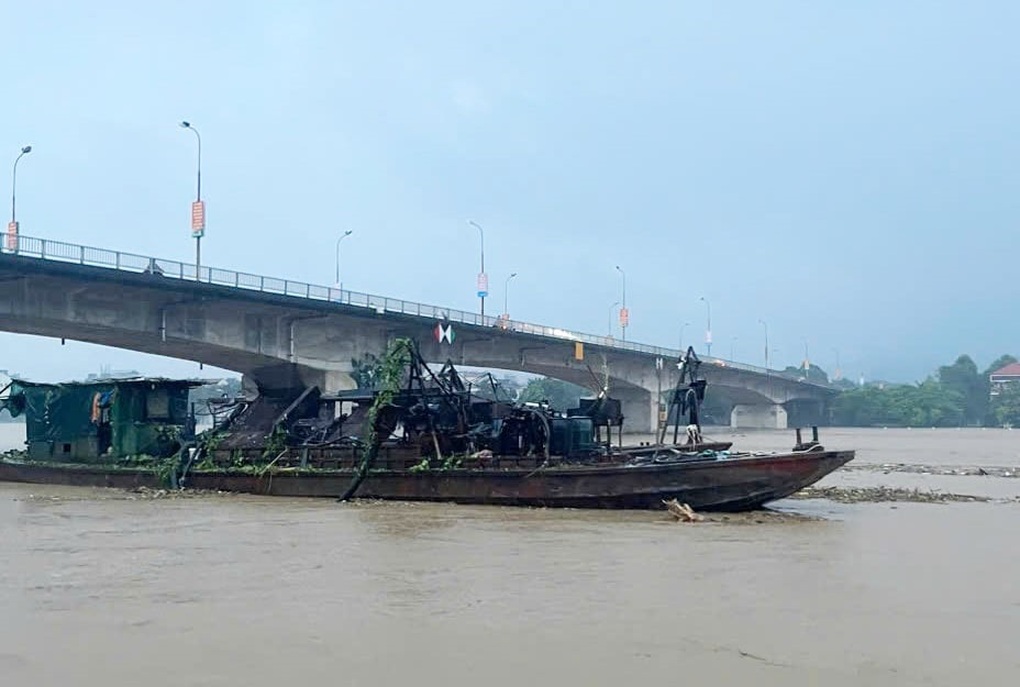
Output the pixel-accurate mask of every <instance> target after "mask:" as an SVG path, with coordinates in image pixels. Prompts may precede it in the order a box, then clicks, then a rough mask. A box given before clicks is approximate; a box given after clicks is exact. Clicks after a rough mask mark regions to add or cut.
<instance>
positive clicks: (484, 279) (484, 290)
mask: <svg viewBox="0 0 1020 687" xmlns="http://www.w3.org/2000/svg"><path fill="white" fill-rule="evenodd" d="M468 224H470V225H471V226H473V227H474V228H475V229H477V230H478V238H479V239H480V240H481V270H480V271H479V272H478V298H480V299H481V301H482V324H485V297H486V296H488V295H489V277H488V275H486V274H485V231H484V230H483V229H482V225H480V224H478V223H477V222H475V221H474V220H468Z"/></svg>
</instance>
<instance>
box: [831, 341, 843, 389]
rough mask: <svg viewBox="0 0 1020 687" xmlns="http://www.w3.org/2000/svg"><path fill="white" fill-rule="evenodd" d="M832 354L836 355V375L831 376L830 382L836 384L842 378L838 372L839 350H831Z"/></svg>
mask: <svg viewBox="0 0 1020 687" xmlns="http://www.w3.org/2000/svg"><path fill="white" fill-rule="evenodd" d="M832 352H833V353H835V354H836V373H835V374H834V375H832V380H833V381H835V382H838V381H839V380H840V379H842V378H843V375H842V373H841V372H840V371H839V349H838V348H833V349H832Z"/></svg>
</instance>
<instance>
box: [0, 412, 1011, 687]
mask: <svg viewBox="0 0 1020 687" xmlns="http://www.w3.org/2000/svg"><path fill="white" fill-rule="evenodd" d="M9 427H10V426H6V427H5V426H4V425H0V433H2V432H7V434H0V436H5V437H7V439H8V441H9V440H10V438H11V436H12V435H11V434H10V432H9ZM709 434H710V435H712V436H717V437H721V436H727V435H729V432H728V431H726V430H719V431H712V432H709ZM822 438H823V440H824V443H826V445H828V446H831V447H833V448H857V449H859V453H858V459H857V460H856V461H855V462H854V463H852V464H851V465H850V466H848V468H847V469H845V470H842V471H840V472H839V473H837V474H835V475H832V476H830V477H829V478H827V479H826V480H824V481H823V483H822V484H820V485H819V486H820V487H822V489H820V490H819V491H818V492H816V493H809V494H808V496H815V498H796V499H788V500H785V501H783V502H780V503H778V504H776V506H775V508H774V509H773V510H772V511H769V512H760V513H755V514H751V515H743V516H726V517H723V516H713V517H710V518H709V519H708V520H706V521H704V522H700V523H696V524H678V523H675V522H673V521H672V519H670V518H668V517H667V516H666V515H665V514H664V513H660V512H599V511H592V512H586V511H576V510H541V509H513V508H495V507H489V508H487V507H465V506H451V505H444V504H424V505H411V504H402V503H355V504H344V505H340V504H337V503H335V502H332V501H330V500H297V499H279V498H276V499H268V498H256V497H247V496H236V495H199V496H187V495H185V496H173V495H159V494H155V495H154V494H151V493H129V492H120V491H113V490H100V489H80V488H58V487H40V486H34V485H15V484H0V541H2V542H3V549H2V553H0V685H3V686H4V687H8V686H9V687H20V686H22V685H24V686H26V687H27V686H41V685H47V686H48V685H61V686H62V687H68V686H79V685H80V686H92V685H95V686H97V687H100V686H101V687H109V686H115V685H131V686H134V685H146V686H148V687H162V686H163V685H166V686H170V685H173V686H174V687H181V686H185V685H209V686H213V685H215V686H221V685H224V686H225V685H243V686H246V687H248V686H262V685H266V686H273V687H280V686H285V687H288V686H290V685H312V684H323V685H326V684H328V685H337V686H339V685H398V684H404V685H417V684H423V685H484V686H486V687H488V686H493V687H495V686H501V685H514V686H515V687H516V686H519V685H622V684H637V683H638V682H639V681H641V682H643V683H646V684H669V685H684V684H690V683H700V684H705V683H709V682H710V683H712V684H723V685H725V684H748V685H755V686H757V687H769V686H772V685H776V686H779V685H782V686H784V687H788V686H789V685H828V686H840V685H953V686H954V687H956V686H959V685H975V686H977V685H982V686H983V685H1017V684H1020V478H1017V477H1016V476H1015V475H1016V473H1017V468H1020V432H1009V431H1005V430H985V431H981V430H835V429H829V430H823V437H822ZM791 439H792V432H782V433H776V432H746V433H741V434H740V435H737V436H736V440H737V441H738V442H739V445H742V446H756V447H761V448H763V449H777V448H787V447H788V446H789V445H790V443H791ZM3 448H6V446H3V445H2V442H0V449H3ZM869 490H870V491H869ZM944 494H954V495H956V496H960V497H973V498H969V499H968V500H963V501H960V500H948V499H943V498H941V497H940V495H944ZM846 495H850V498H842V496H846ZM855 495H856V496H855ZM918 495H921V496H928V497H931V496H933V495H934V496H935V497H936V498H927V499H918V498H915V497H917V496H918ZM817 496H822V497H821V498H818V497H817ZM919 501H920V502H919ZM738 681H741V682H738ZM743 681H746V682H743Z"/></svg>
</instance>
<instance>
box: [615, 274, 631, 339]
mask: <svg viewBox="0 0 1020 687" xmlns="http://www.w3.org/2000/svg"><path fill="white" fill-rule="evenodd" d="M616 271H617V272H619V273H620V276H621V277H623V298H622V301H623V303H622V304H621V305H620V338H621V339H623V340H624V341H626V340H627V325H628V324H630V312H628V311H627V273H626V272H624V271H623V270H622V269H621V268H620V266H619V265H617V266H616Z"/></svg>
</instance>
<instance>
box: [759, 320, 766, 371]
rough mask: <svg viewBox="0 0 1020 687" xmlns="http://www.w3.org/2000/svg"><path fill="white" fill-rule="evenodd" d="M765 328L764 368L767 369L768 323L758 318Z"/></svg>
mask: <svg viewBox="0 0 1020 687" xmlns="http://www.w3.org/2000/svg"><path fill="white" fill-rule="evenodd" d="M758 322H760V323H761V326H763V327H764V328H765V370H766V371H768V369H769V323H768V322H766V321H765V320H758Z"/></svg>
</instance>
